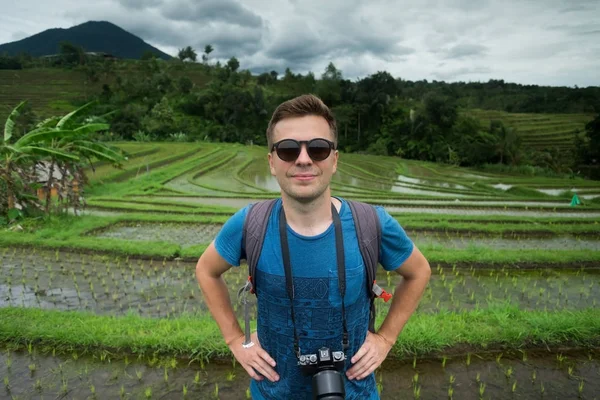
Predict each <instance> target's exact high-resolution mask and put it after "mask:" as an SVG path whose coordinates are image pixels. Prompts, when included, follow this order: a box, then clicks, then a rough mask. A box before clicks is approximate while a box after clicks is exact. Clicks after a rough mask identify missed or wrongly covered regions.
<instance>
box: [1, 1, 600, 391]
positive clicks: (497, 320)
mask: <svg viewBox="0 0 600 400" xmlns="http://www.w3.org/2000/svg"><path fill="white" fill-rule="evenodd" d="M217 3H218V2H215V4H217ZM232 3H235V2H232ZM228 4H229V3H228ZM75 28H78V29H84V28H85V29H91V30H94V29H99V31H100V32H107V31H109V30H111V29H115V30H116V29H117V28H118V27H116V26H115V25H112V24H111V23H108V22H89V23H86V24H82V25H81V26H78V27H74V28H73V29H75ZM119 29H120V28H119ZM115 32H116V31H115ZM115 34H119V35H125V34H127V35H130V34H129V33H128V32H125V31H124V30H119V31H118V32H117V33H115ZM115 37H120V36H115ZM32 38H33V39H35V38H34V37H32ZM126 38H127V37H126ZM24 40H25V39H24ZM27 40H28V39H27ZM48 40H49V39H48ZM111 41H114V42H116V43H120V42H123V43H126V42H127V41H126V40H125V39H122V40H118V39H114V40H111ZM15 43H18V42H15ZM148 46H149V45H148ZM55 47H57V48H59V51H60V53H59V54H50V55H35V54H33V55H32V56H24V55H18V54H17V53H16V54H14V55H10V54H8V55H6V54H4V53H3V52H2V51H1V50H2V48H0V122H1V123H2V127H3V130H2V131H0V134H1V136H0V178H1V179H0V379H1V380H2V383H1V384H0V385H1V386H0V399H15V400H16V399H21V400H24V399H249V398H251V396H250V389H249V384H250V378H249V376H248V374H247V373H246V371H245V370H244V369H243V368H242V367H241V366H240V365H239V364H238V363H237V361H236V360H235V358H234V357H233V356H232V353H231V351H230V350H229V347H228V346H227V345H226V343H225V342H224V339H223V336H222V334H221V332H220V330H219V327H218V326H217V324H216V322H215V321H214V319H213V318H212V316H211V314H210V312H209V311H208V306H207V302H206V300H205V299H204V297H203V294H202V292H201V290H200V288H199V286H198V282H197V280H196V277H195V268H196V263H197V261H198V259H199V257H200V256H201V255H202V254H203V252H204V251H205V249H206V248H207V246H208V245H209V244H210V243H211V242H212V240H213V239H214V238H215V236H216V235H217V234H218V232H219V231H220V230H221V228H222V226H223V224H224V223H225V222H226V221H227V220H228V219H229V218H230V217H231V216H232V215H233V214H234V213H235V212H236V211H238V210H240V209H241V208H243V207H245V206H246V205H248V204H250V203H254V202H257V201H260V200H263V199H271V198H276V197H279V196H280V187H279V184H278V182H277V180H276V178H275V177H274V176H272V175H271V173H270V169H269V164H268V161H267V154H268V149H267V141H266V138H265V129H266V126H267V124H268V122H269V118H270V116H271V115H272V112H273V110H274V109H275V107H276V106H277V105H278V104H280V103H281V102H283V101H285V100H289V99H291V98H294V97H295V96H298V95H300V94H305V93H315V94H317V95H318V96H319V97H320V98H322V99H323V101H324V102H325V103H326V104H327V105H328V106H330V107H331V110H332V112H333V114H334V115H335V118H336V120H337V130H338V138H339V147H338V149H339V162H338V166H337V171H336V173H335V174H334V175H333V178H332V183H331V188H332V194H333V195H334V196H339V197H342V198H346V199H354V200H358V201H362V202H366V203H369V204H372V205H378V206H382V207H383V208H384V209H385V210H387V211H388V212H389V213H390V215H391V216H392V217H393V218H395V219H396V220H397V221H398V222H399V223H400V225H401V226H402V227H403V228H404V229H405V231H406V233H407V234H408V236H409V237H410V238H411V239H412V240H413V241H414V243H415V244H416V245H417V246H418V248H419V249H420V251H421V252H422V253H423V254H424V255H425V256H426V258H427V260H428V261H429V264H430V267H431V271H432V276H431V279H430V281H429V285H428V286H427V288H426V290H425V292H424V295H423V298H422V300H421V302H420V303H419V306H418V308H417V310H416V312H415V313H414V315H413V316H412V317H411V318H410V320H409V322H408V323H407V325H406V327H405V328H404V329H403V331H402V332H401V334H400V336H399V338H398V340H397V341H396V342H395V344H394V346H393V348H392V350H391V352H390V353H389V356H388V357H387V359H386V361H385V362H384V363H383V364H382V366H381V367H379V368H378V369H377V370H376V371H375V377H376V382H377V390H378V391H379V394H380V397H381V399H388V400H391V399H449V400H452V399H457V400H458V399H486V400H487V399H556V398H559V399H590V400H591V399H600V166H599V164H598V163H599V161H600V114H598V112H599V111H600V110H599V108H600V88H597V87H592V86H590V87H588V88H578V87H574V88H571V87H550V86H548V87H546V86H536V85H521V84H516V83H508V82H504V80H494V79H490V80H489V81H487V82H468V83H465V82H452V83H445V82H439V81H435V80H434V81H433V82H428V81H427V80H421V81H410V80H405V79H401V78H399V77H397V78H394V77H393V76H392V75H391V74H390V73H388V72H385V71H380V72H377V73H375V74H372V75H369V76H367V77H365V78H361V79H360V80H357V81H352V80H349V79H345V78H344V77H343V75H342V71H341V70H339V69H337V67H336V66H335V65H334V64H333V62H330V63H329V65H328V66H327V67H326V69H325V71H324V72H323V74H322V75H320V77H319V78H315V75H314V74H313V73H312V72H309V73H306V74H304V75H303V74H301V73H294V72H292V71H291V69H289V68H288V69H286V70H285V73H281V74H280V73H279V72H277V71H270V72H264V73H261V74H260V75H256V74H253V73H251V72H250V70H243V69H241V68H240V62H239V61H238V59H237V58H236V57H234V56H231V58H230V59H229V60H227V61H225V62H223V59H221V60H219V61H216V58H215V59H213V58H212V57H215V53H213V51H214V48H213V47H212V46H211V45H206V47H205V49H204V53H203V54H202V62H200V61H197V60H196V53H195V51H194V49H192V48H191V47H190V46H188V48H182V49H181V50H180V52H179V55H178V57H170V56H168V55H166V54H164V57H163V56H162V55H160V54H159V55H157V54H156V53H153V50H152V49H154V48H151V47H144V48H142V49H134V50H136V51H138V50H139V51H138V52H139V53H140V54H135V55H134V56H122V58H119V57H116V56H113V55H111V54H108V53H100V52H96V51H89V52H86V51H84V49H83V48H82V47H79V46H75V45H73V44H69V43H68V42H62V43H61V44H60V45H59V44H58V43H57V44H56V46H55ZM142 50H145V51H143V52H142ZM155 50H156V49H155ZM218 50H222V49H218ZM223 51H229V50H223ZM220 54H221V56H222V54H224V53H220ZM161 57H162V58H161ZM328 154H329V153H328ZM207 254H208V253H207ZM376 278H377V282H378V283H379V284H380V285H381V286H382V287H383V288H384V289H385V290H387V291H389V292H393V291H394V289H395V287H396V285H398V284H399V283H400V282H401V279H402V278H401V277H400V275H398V274H395V273H389V272H386V271H385V270H384V269H383V268H379V269H378V273H377V277H376ZM247 279H248V270H247V266H246V265H245V264H243V265H242V266H241V268H232V269H230V270H229V271H227V272H226V273H225V274H224V280H225V282H226V284H227V288H228V290H229V296H230V298H231V301H232V304H233V305H234V311H235V313H236V316H237V317H238V318H239V320H240V321H243V317H244V315H243V305H242V304H241V303H240V302H239V301H238V289H239V288H240V286H242V285H243V284H244V282H246V281H247ZM389 307H390V303H384V302H378V303H377V320H376V326H378V325H380V324H381V323H382V321H383V319H384V318H385V316H386V315H387V311H388V310H389ZM251 311H252V314H253V320H252V329H253V330H255V329H256V321H255V320H254V316H255V312H256V299H255V298H254V297H252V298H251Z"/></svg>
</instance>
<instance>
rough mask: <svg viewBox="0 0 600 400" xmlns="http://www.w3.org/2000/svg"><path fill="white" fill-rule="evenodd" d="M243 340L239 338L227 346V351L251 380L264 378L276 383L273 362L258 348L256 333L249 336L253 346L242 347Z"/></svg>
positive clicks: (276, 377)
mask: <svg viewBox="0 0 600 400" xmlns="http://www.w3.org/2000/svg"><path fill="white" fill-rule="evenodd" d="M244 339H245V336H240V337H239V338H237V339H235V340H233V341H232V342H231V343H230V344H229V349H230V350H231V352H232V353H233V355H234V357H235V359H236V360H237V361H238V362H239V363H240V364H241V365H242V367H244V369H245V370H246V372H248V375H250V377H251V378H252V379H255V380H257V381H262V380H263V377H265V378H267V379H268V380H270V381H271V382H277V381H278V380H279V375H277V372H275V370H274V369H273V368H274V367H275V365H276V364H275V360H273V359H272V358H271V356H269V354H268V353H267V352H266V351H265V350H264V349H263V348H262V347H261V346H260V343H259V342H258V335H257V334H256V332H254V333H252V335H251V336H250V340H251V341H252V342H253V343H254V345H253V346H249V347H244V346H243V343H244ZM259 374H260V375H259Z"/></svg>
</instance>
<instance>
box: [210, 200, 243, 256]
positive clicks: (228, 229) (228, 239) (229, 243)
mask: <svg viewBox="0 0 600 400" xmlns="http://www.w3.org/2000/svg"><path fill="white" fill-rule="evenodd" d="M248 208H249V206H246V207H244V208H242V209H241V210H239V211H238V212H236V213H235V214H233V216H232V217H231V218H229V219H228V220H227V222H225V225H223V227H222V228H221V230H220V231H219V233H218V234H217V237H216V238H215V248H216V249H217V252H218V253H219V255H220V256H221V257H223V258H224V259H225V261H227V262H228V263H229V264H231V265H233V266H235V267H239V266H240V258H241V257H242V231H243V229H244V220H245V219H246V214H247V213H248Z"/></svg>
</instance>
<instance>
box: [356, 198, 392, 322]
mask: <svg viewBox="0 0 600 400" xmlns="http://www.w3.org/2000/svg"><path fill="white" fill-rule="evenodd" d="M346 201H347V202H348V205H349V206H350V210H351V211H352V218H353V219H354V226H355V228H356V237H357V239H358V246H359V249H360V254H361V255H362V258H363V262H364V263H365V268H366V270H367V293H368V294H369V299H370V301H371V308H370V315H369V330H370V331H371V332H375V298H377V297H382V298H383V299H384V300H385V301H386V302H387V301H388V300H389V299H390V297H391V295H389V294H388V293H387V292H386V291H385V290H383V289H382V288H381V287H379V285H377V282H376V276H377V266H378V265H379V249H380V247H381V223H380V221H379V216H378V215H377V210H375V207H374V206H372V205H371V204H366V203H361V202H358V201H353V200H346Z"/></svg>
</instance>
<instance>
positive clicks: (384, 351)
mask: <svg viewBox="0 0 600 400" xmlns="http://www.w3.org/2000/svg"><path fill="white" fill-rule="evenodd" d="M392 345H393V344H391V343H390V342H389V341H387V340H386V339H385V338H384V337H383V336H381V335H379V334H378V333H371V332H368V331H367V337H366V338H365V342H364V343H363V344H362V346H360V349H358V351H357V352H356V354H355V355H354V357H352V359H351V360H350V362H351V363H352V364H353V365H352V368H350V369H349V370H348V371H346V376H347V377H348V379H358V380H360V379H364V378H366V377H367V376H369V375H370V374H371V373H372V372H373V371H375V369H377V367H379V366H380V365H381V363H382V362H383V360H385V358H386V357H387V355H388V353H389V352H390V350H391V349H392Z"/></svg>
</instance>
